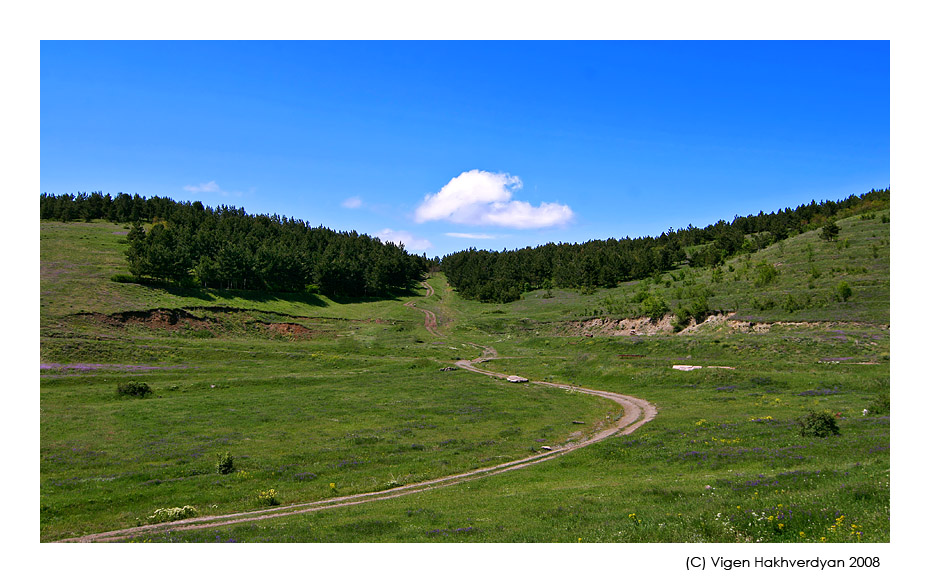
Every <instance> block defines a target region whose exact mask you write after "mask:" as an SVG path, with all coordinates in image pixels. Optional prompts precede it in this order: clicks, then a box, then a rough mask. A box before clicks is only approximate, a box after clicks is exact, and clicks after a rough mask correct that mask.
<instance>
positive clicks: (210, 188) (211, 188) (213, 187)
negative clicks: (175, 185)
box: [184, 180, 220, 193]
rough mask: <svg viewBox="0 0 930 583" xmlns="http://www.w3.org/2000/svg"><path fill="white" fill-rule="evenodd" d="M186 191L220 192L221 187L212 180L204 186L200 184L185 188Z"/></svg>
mask: <svg viewBox="0 0 930 583" xmlns="http://www.w3.org/2000/svg"><path fill="white" fill-rule="evenodd" d="M184 190H186V191H188V192H193V193H199V192H220V185H219V184H217V183H216V181H215V180H211V181H210V182H204V183H203V184H198V185H197V186H190V185H188V186H185V187H184Z"/></svg>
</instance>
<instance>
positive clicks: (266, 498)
mask: <svg viewBox="0 0 930 583" xmlns="http://www.w3.org/2000/svg"><path fill="white" fill-rule="evenodd" d="M258 503H259V504H261V505H262V506H277V505H278V504H280V503H281V502H279V501H278V492H277V491H276V490H275V489H274V488H272V489H270V490H262V491H261V492H259V493H258Z"/></svg>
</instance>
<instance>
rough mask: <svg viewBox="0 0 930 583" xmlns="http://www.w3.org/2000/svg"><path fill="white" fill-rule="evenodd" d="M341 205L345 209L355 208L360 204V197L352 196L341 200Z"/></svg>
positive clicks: (359, 206)
mask: <svg viewBox="0 0 930 583" xmlns="http://www.w3.org/2000/svg"><path fill="white" fill-rule="evenodd" d="M342 206H343V207H344V208H347V209H357V208H361V206H362V199H361V198H359V197H357V196H352V197H349V198H347V199H345V200H344V201H342Z"/></svg>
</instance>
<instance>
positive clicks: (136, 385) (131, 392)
mask: <svg viewBox="0 0 930 583" xmlns="http://www.w3.org/2000/svg"><path fill="white" fill-rule="evenodd" d="M116 394H117V395H119V396H121V397H139V398H142V397H146V396H148V395H151V394H152V389H151V387H149V386H148V385H147V384H145V383H142V382H139V381H129V382H128V383H119V384H118V385H116Z"/></svg>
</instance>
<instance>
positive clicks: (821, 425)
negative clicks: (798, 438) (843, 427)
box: [798, 411, 840, 437]
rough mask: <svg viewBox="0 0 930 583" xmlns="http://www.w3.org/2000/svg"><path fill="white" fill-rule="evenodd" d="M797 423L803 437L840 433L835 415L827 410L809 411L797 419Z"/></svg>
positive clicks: (827, 435)
mask: <svg viewBox="0 0 930 583" xmlns="http://www.w3.org/2000/svg"><path fill="white" fill-rule="evenodd" d="M798 423H799V425H800V426H801V435H802V436H804V437H830V436H831V435H839V434H840V427H839V425H837V423H836V416H835V415H834V414H833V413H831V412H829V411H811V412H809V413H808V414H807V415H805V416H803V417H801V418H800V419H798Z"/></svg>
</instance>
